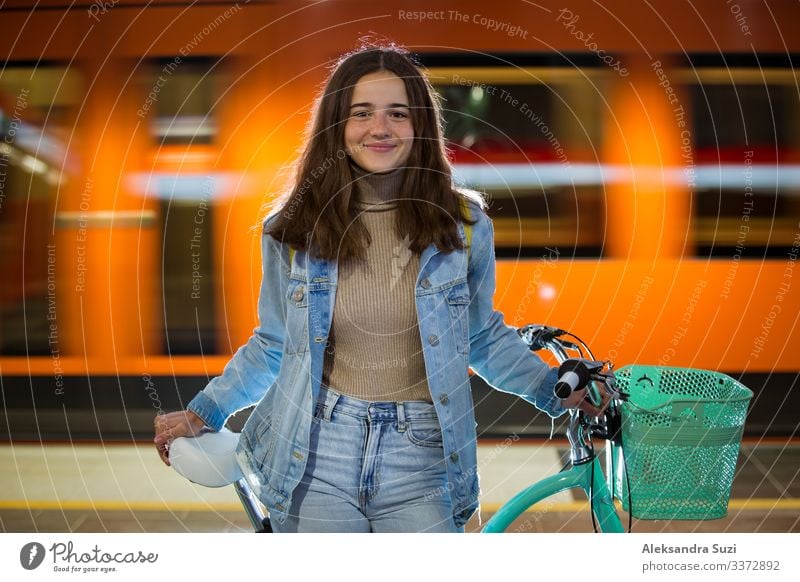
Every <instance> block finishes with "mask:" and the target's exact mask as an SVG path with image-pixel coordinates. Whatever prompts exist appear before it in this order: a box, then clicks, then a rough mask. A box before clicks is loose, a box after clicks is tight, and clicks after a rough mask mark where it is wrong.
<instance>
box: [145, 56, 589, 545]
mask: <svg viewBox="0 0 800 582" xmlns="http://www.w3.org/2000/svg"><path fill="white" fill-rule="evenodd" d="M492 237H493V235H492V226H491V222H490V220H489V219H488V217H487V216H486V214H485V213H484V205H483V202H482V199H481V198H480V196H479V195H478V194H477V193H474V192H467V191H461V190H457V189H456V188H455V187H454V185H453V181H452V174H451V167H450V164H449V163H448V160H447V157H446V154H445V144H444V139H443V130H442V117H441V111H440V106H439V103H438V101H437V99H436V97H435V94H434V92H433V89H432V88H431V86H430V84H429V82H428V81H427V79H426V78H425V76H424V75H423V74H422V72H421V71H420V69H419V68H418V67H417V66H416V65H415V64H414V63H413V61H412V60H411V59H410V58H409V56H408V55H407V54H406V53H405V52H404V51H402V50H400V49H397V48H395V47H388V48H387V47H382V48H369V49H364V50H360V51H357V52H355V53H352V54H350V55H347V56H345V57H343V58H342V59H341V60H340V62H339V63H338V64H337V66H336V67H335V68H334V70H333V72H332V74H331V76H330V78H329V80H328V82H327V84H326V86H325V89H324V91H323V94H322V95H321V97H320V99H319V101H318V103H317V106H316V109H315V113H314V117H313V123H312V125H311V128H310V138H309V142H308V144H307V146H306V148H305V152H304V153H303V155H302V157H301V158H300V160H299V161H298V171H297V176H296V182H295V185H294V187H293V189H292V190H291V191H290V192H289V195H288V196H287V197H286V199H285V200H284V202H283V204H282V207H281V208H280V209H279V210H278V211H277V212H275V213H273V214H272V215H271V216H270V217H269V218H267V220H266V221H265V223H264V232H263V236H262V254H263V257H262V259H263V280H262V284H261V294H260V298H259V304H258V308H259V320H260V322H259V325H258V327H257V328H256V329H255V332H254V334H253V336H252V337H251V338H250V340H249V341H248V342H247V343H246V344H245V345H244V346H243V347H241V348H240V349H239V350H238V351H237V352H236V354H235V355H234V356H233V358H232V359H231V361H230V362H229V363H228V365H227V366H226V367H225V370H224V371H223V373H222V375H221V376H219V377H217V378H215V379H213V380H212V381H211V382H210V383H209V384H208V386H207V387H206V388H205V389H204V390H203V391H202V392H200V393H199V394H198V395H197V396H196V397H195V398H194V399H193V400H192V401H191V402H190V403H189V405H188V410H187V411H182V412H174V413H170V414H166V415H161V416H159V417H157V418H156V422H155V426H156V438H155V442H156V446H157V447H158V449H159V453H160V455H161V457H162V459H163V460H164V462H166V463H168V457H167V447H168V444H169V442H170V441H171V440H172V439H173V438H176V437H178V436H186V435H195V434H197V433H198V432H199V431H200V430H201V429H202V428H203V427H210V428H211V429H213V430H219V429H220V428H221V427H222V426H223V425H224V424H225V421H226V419H227V418H228V417H229V416H230V415H231V414H233V413H234V412H236V411H238V410H240V409H242V408H245V407H247V406H251V405H253V404H257V406H256V408H255V409H254V411H253V413H252V414H251V416H250V418H249V419H248V421H247V423H246V425H245V427H244V430H243V432H242V436H241V439H240V444H239V450H238V460H239V463H240V465H241V466H242V468H243V470H244V473H245V475H246V477H247V479H248V481H249V483H250V485H251V486H252V487H253V489H254V491H255V492H256V494H257V495H258V496H259V498H260V499H261V500H262V501H263V503H264V504H265V505H266V506H267V508H268V509H269V511H270V516H271V521H272V527H273V529H274V530H275V531H278V532H288V531H293V532H297V531H300V532H306V531H307V532H311V531H315V532H370V531H372V532H409V531H413V532H420V531H427V532H434V531H435V532H456V531H463V529H464V524H465V523H466V522H467V520H468V519H469V518H470V516H471V515H472V514H473V513H474V512H475V510H476V509H477V508H478V474H477V463H476V444H477V443H476V440H477V439H476V433H475V424H476V423H475V418H474V412H473V404H472V397H471V393H470V384H469V376H468V372H467V370H468V367H469V366H471V367H472V369H473V370H474V371H475V372H476V373H477V374H479V375H480V376H481V377H483V378H484V379H485V380H486V381H487V382H488V383H489V384H490V385H492V386H495V387H497V388H498V389H501V390H504V391H507V392H511V393H514V394H517V395H518V396H520V397H521V398H523V399H525V400H526V401H528V402H530V403H532V404H534V405H536V406H537V407H538V408H540V409H541V410H543V411H545V412H547V413H548V414H549V415H551V416H554V417H555V416H558V415H559V414H561V413H562V412H563V411H564V409H565V408H569V407H576V406H580V407H581V408H583V409H585V410H587V411H588V412H593V411H594V410H593V408H592V407H591V406H590V405H588V404H587V403H585V402H583V397H584V393H585V391H579V392H576V393H574V394H573V395H572V396H570V398H569V399H567V400H565V401H560V400H558V399H557V398H556V397H555V396H554V395H553V385H554V384H555V380H556V370H555V369H550V368H548V366H546V365H545V364H544V363H543V362H542V361H541V360H540V359H539V358H538V357H537V356H535V355H534V354H532V353H531V352H530V351H529V350H528V348H527V346H526V345H525V344H524V343H523V342H522V341H521V340H520V339H519V337H518V336H517V334H516V332H515V330H513V329H512V328H510V327H507V326H506V325H505V324H504V323H503V317H502V314H500V313H499V312H497V311H495V310H494V309H493V306H492V298H493V294H494V288H495V261H494V246H493V238H492Z"/></svg>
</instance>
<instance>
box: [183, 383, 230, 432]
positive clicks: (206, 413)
mask: <svg viewBox="0 0 800 582" xmlns="http://www.w3.org/2000/svg"><path fill="white" fill-rule="evenodd" d="M186 409H187V410H191V411H192V412H194V413H195V414H196V415H197V416H199V417H200V418H201V419H202V420H203V422H205V423H206V426H208V427H209V428H211V429H212V430H215V431H220V430H221V429H222V427H223V426H225V421H226V420H227V417H226V416H225V415H224V414H223V413H222V411H221V410H220V409H219V406H217V403H216V402H214V401H213V400H212V399H211V398H209V397H208V396H206V394H205V393H204V392H198V393H197V396H195V397H194V398H192V400H191V402H189V404H188V405H187V406H186Z"/></svg>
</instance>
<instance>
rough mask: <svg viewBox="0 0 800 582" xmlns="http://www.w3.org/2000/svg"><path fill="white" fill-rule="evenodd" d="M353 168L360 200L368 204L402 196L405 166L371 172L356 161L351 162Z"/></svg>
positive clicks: (385, 201) (388, 200)
mask: <svg viewBox="0 0 800 582" xmlns="http://www.w3.org/2000/svg"><path fill="white" fill-rule="evenodd" d="M350 167H351V168H352V170H353V180H354V182H355V184H354V185H355V188H356V191H357V192H358V197H359V201H360V202H363V203H366V204H382V203H392V202H394V201H396V199H397V198H399V197H400V187H401V186H402V185H403V176H404V175H405V169H404V168H397V169H396V170H391V171H389V172H381V173H379V174H378V173H371V172H367V171H366V170H364V169H363V168H362V167H361V166H358V165H356V164H354V163H351V164H350Z"/></svg>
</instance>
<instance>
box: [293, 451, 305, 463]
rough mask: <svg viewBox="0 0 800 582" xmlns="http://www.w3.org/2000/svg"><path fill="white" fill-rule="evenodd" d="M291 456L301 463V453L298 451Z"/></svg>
mask: <svg viewBox="0 0 800 582" xmlns="http://www.w3.org/2000/svg"><path fill="white" fill-rule="evenodd" d="M292 456H293V457H294V458H295V459H297V460H298V461H302V460H303V453H301V452H300V451H293V452H292Z"/></svg>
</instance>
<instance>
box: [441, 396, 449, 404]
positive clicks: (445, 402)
mask: <svg viewBox="0 0 800 582" xmlns="http://www.w3.org/2000/svg"><path fill="white" fill-rule="evenodd" d="M439 402H441V403H442V404H447V403H448V402H450V399H449V398H448V397H447V394H442V395H441V396H439Z"/></svg>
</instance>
